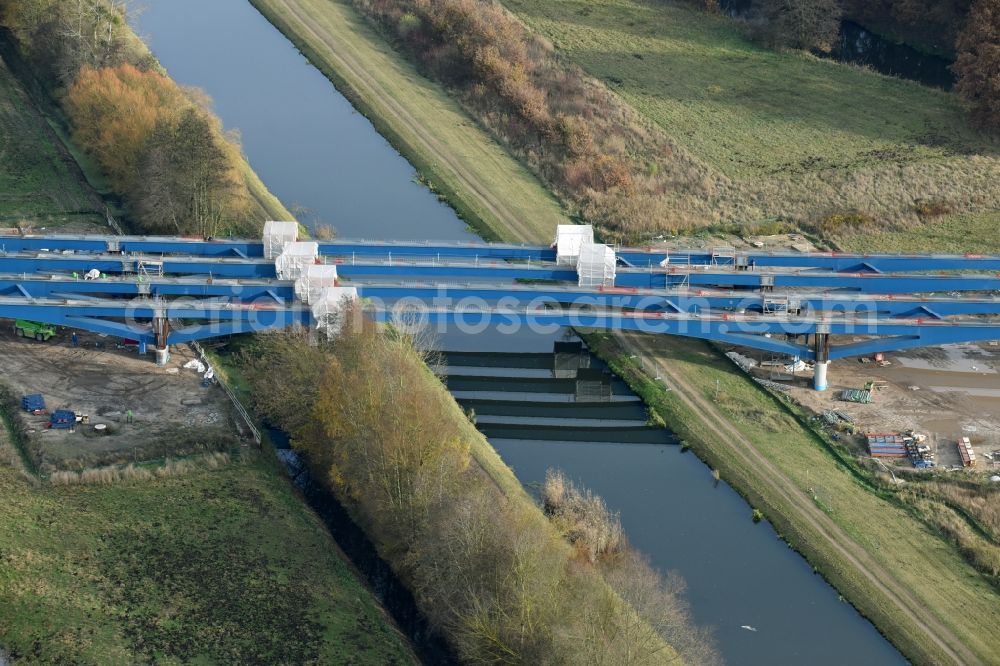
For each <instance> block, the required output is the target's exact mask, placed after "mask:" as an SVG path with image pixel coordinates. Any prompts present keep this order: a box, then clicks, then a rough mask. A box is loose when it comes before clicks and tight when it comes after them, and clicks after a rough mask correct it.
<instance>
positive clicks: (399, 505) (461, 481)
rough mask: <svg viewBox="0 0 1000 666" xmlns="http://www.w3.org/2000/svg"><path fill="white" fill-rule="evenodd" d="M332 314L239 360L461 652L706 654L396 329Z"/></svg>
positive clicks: (271, 411) (622, 656) (616, 656)
mask: <svg viewBox="0 0 1000 666" xmlns="http://www.w3.org/2000/svg"><path fill="white" fill-rule="evenodd" d="M345 329H346V330H345V332H344V333H342V334H341V336H340V337H339V338H338V339H337V340H336V341H335V342H332V343H327V342H324V343H321V344H320V345H319V346H315V347H311V346H310V345H309V343H308V340H307V338H306V334H305V333H303V332H287V333H282V334H268V335H262V336H259V337H258V338H257V340H256V342H255V344H254V345H253V346H252V347H251V348H249V349H247V350H245V352H244V357H243V361H242V363H243V365H244V367H245V373H246V376H247V377H248V379H249V381H250V384H251V386H252V387H253V396H254V400H255V404H256V407H257V408H258V409H259V410H260V412H261V413H262V414H263V415H265V416H266V417H267V418H268V419H269V420H270V421H272V422H273V423H274V424H275V425H277V426H279V427H281V428H282V429H283V430H285V431H287V432H289V433H291V435H292V444H293V446H294V447H295V448H296V449H297V450H298V451H299V452H301V453H302V454H304V456H305V457H306V459H307V460H308V463H309V465H310V467H311V469H312V472H313V478H314V479H315V480H317V481H320V482H322V483H323V484H325V485H326V486H327V487H328V488H329V489H330V490H331V491H332V492H333V493H334V494H335V495H336V497H337V498H338V500H339V501H340V502H341V503H342V504H344V506H345V507H346V508H347V510H348V511H349V513H351V514H352V517H353V518H354V519H355V521H356V522H357V523H358V524H359V525H361V526H362V528H363V529H364V530H365V531H366V533H367V534H368V535H369V536H370V538H371V539H372V540H373V542H374V543H375V546H376V548H377V549H378V552H379V555H380V556H381V557H382V558H383V559H385V560H386V561H387V562H389V563H390V565H391V566H392V567H393V569H394V570H395V572H396V574H397V575H398V576H399V577H400V578H401V579H402V580H403V581H404V583H405V584H407V586H408V587H409V588H410V589H411V590H412V591H413V593H414V596H415V598H416V600H417V604H418V606H419V607H420V608H421V610H422V612H423V613H424V614H425V616H426V617H427V618H428V619H429V620H430V622H431V623H432V624H433V625H434V626H435V628H437V629H438V630H439V631H441V633H442V635H444V636H445V637H446V638H447V640H448V641H449V642H450V643H451V645H452V646H453V648H454V649H455V650H456V652H457V653H458V655H459V656H460V658H462V659H463V661H466V662H468V663H524V664H529V663H530V664H580V663H606V664H611V663H614V664H639V663H643V664H659V663H677V661H680V660H684V661H687V662H689V663H706V662H710V661H711V660H712V659H713V658H714V656H713V653H712V651H711V649H710V648H709V649H706V645H707V643H706V642H704V641H701V640H700V638H701V636H700V635H698V634H696V633H692V632H688V631H686V629H687V628H688V627H687V625H685V624H684V621H685V620H684V618H683V617H680V616H673V617H672V618H668V620H666V621H665V620H664V617H665V614H664V613H663V612H662V611H663V609H664V608H666V606H667V605H668V604H666V602H663V600H664V599H668V600H673V599H674V598H675V597H674V596H673V595H672V592H671V590H669V589H667V590H664V588H663V587H662V584H661V583H662V582H661V581H660V580H659V578H658V576H654V577H653V578H652V579H650V577H649V576H648V575H646V576H644V577H641V578H640V577H639V576H636V575H632V574H633V573H634V572H638V571H642V570H641V568H639V567H638V566H633V565H635V564H636V561H635V560H636V559H637V558H634V557H621V558H618V561H610V558H603V559H604V560H606V561H609V564H608V566H609V567H610V569H611V570H612V571H614V572H619V573H618V575H617V577H615V576H610V575H609V576H608V578H607V580H608V581H612V580H615V581H617V582H619V583H621V585H620V586H619V587H616V588H614V589H613V588H612V587H611V586H610V585H609V584H608V582H606V580H605V578H604V577H602V576H601V574H600V571H599V568H598V565H597V564H595V563H596V562H600V561H601V559H602V558H596V559H595V558H592V557H591V556H590V553H591V552H592V549H591V548H589V547H584V546H582V545H580V544H576V547H574V546H573V545H571V544H570V543H569V541H567V540H565V539H563V538H562V537H561V536H560V533H559V532H558V531H557V530H556V528H555V527H554V526H553V524H552V523H550V522H549V521H548V520H547V519H546V518H545V516H544V515H543V514H542V512H541V511H540V510H539V508H538V506H537V505H535V503H534V502H533V501H532V500H531V499H530V498H529V497H528V495H527V494H526V493H525V492H524V490H523V489H522V488H521V486H520V484H519V483H518V482H517V479H516V478H515V477H514V476H513V474H512V473H511V471H510V470H509V469H508V468H506V467H505V466H504V465H503V464H502V463H501V462H500V461H499V459H498V458H497V456H496V453H495V452H494V451H493V450H492V449H491V448H490V447H489V444H488V443H487V442H486V441H485V439H484V438H483V437H482V435H480V434H479V433H478V432H477V431H476V430H475V428H474V426H473V425H472V424H471V423H470V422H469V420H468V419H467V418H466V417H465V415H464V414H463V413H462V411H461V410H460V409H459V408H458V406H457V405H456V404H455V402H454V401H453V400H452V399H451V397H450V396H449V395H448V393H447V391H446V390H445V388H444V387H443V386H442V385H441V383H440V382H439V381H438V380H437V379H436V378H435V377H434V376H433V375H432V374H431V372H430V371H429V369H428V368H427V366H426V365H425V363H424V361H423V358H422V357H421V355H420V354H419V353H418V352H417V351H415V349H414V348H413V346H412V344H411V343H410V341H409V340H408V339H406V338H404V337H402V336H400V335H397V334H395V333H393V332H391V331H388V332H384V333H383V332H381V331H380V329H378V328H377V327H376V325H374V324H372V323H370V322H365V321H364V320H363V318H361V317H360V315H359V316H357V317H352V319H351V323H350V324H349V325H347V326H345ZM279 367H280V368H282V371H281V372H280V373H275V372H274V368H279ZM289 405H295V406H296V407H295V409H289ZM600 566H603V564H601V565H600ZM648 572H649V570H648V568H647V570H646V574H648ZM639 580H642V581H643V582H642V584H641V585H637V584H636V582H637V581H639ZM651 581H652V582H651ZM650 585H652V586H653V588H654V589H656V590H659V591H661V592H662V594H658V595H652V594H651V593H650V590H651V588H650ZM654 596H655V599H654ZM656 600H659V601H656ZM661 602H662V603H661ZM664 624H667V625H669V626H670V628H669V629H665V628H664V626H663V625H664ZM670 631H673V632H675V638H676V640H675V641H674V645H673V647H671V646H670V645H668V644H667V642H666V641H665V640H664V638H663V636H664V635H668V634H669V633H670ZM684 637H686V638H687V639H688V640H684V639H683V638H684ZM674 648H681V649H682V650H683V654H682V656H681V657H680V658H679V657H678V655H677V653H676V651H675V650H674Z"/></svg>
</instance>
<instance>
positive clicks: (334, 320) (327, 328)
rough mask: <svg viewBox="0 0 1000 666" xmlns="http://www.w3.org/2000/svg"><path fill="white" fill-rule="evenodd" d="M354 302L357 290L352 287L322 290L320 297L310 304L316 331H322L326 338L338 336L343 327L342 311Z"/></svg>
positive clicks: (356, 298)
mask: <svg viewBox="0 0 1000 666" xmlns="http://www.w3.org/2000/svg"><path fill="white" fill-rule="evenodd" d="M356 300H358V290H357V289H355V288H354V287H328V288H326V289H324V290H323V293H322V295H321V296H320V297H319V298H318V299H316V302H315V303H313V304H312V315H313V320H314V321H315V322H316V329H317V330H320V331H323V332H324V333H325V334H326V337H328V338H332V337H334V336H336V335H339V334H340V329H341V328H342V327H343V325H344V310H346V309H347V307H348V306H349V305H350V304H351V303H353V302H354V301H356Z"/></svg>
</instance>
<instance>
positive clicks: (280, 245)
mask: <svg viewBox="0 0 1000 666" xmlns="http://www.w3.org/2000/svg"><path fill="white" fill-rule="evenodd" d="M298 239H299V223H298V222H295V221H292V222H275V221H274V220H271V221H269V222H265V223H264V258H265V259H271V260H274V259H277V258H278V255H280V254H281V253H282V251H283V250H284V249H285V245H287V244H288V243H294V242H295V241H297V240H298Z"/></svg>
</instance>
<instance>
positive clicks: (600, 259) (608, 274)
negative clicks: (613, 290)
mask: <svg viewBox="0 0 1000 666" xmlns="http://www.w3.org/2000/svg"><path fill="white" fill-rule="evenodd" d="M616 263H617V260H616V258H615V251H614V250H612V249H611V248H610V247H608V246H607V245H603V244H601V243H590V244H586V245H583V246H581V247H580V258H579V259H578V260H577V262H576V273H577V277H578V278H579V285H580V286H581V287H613V286H614V284H615V266H616Z"/></svg>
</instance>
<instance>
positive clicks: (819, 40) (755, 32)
mask: <svg viewBox="0 0 1000 666" xmlns="http://www.w3.org/2000/svg"><path fill="white" fill-rule="evenodd" d="M842 14H843V10H842V9H841V7H840V2H839V0H760V1H759V2H755V3H754V11H753V13H752V14H751V16H750V18H749V19H748V23H749V26H750V29H751V35H752V36H753V37H755V38H756V39H758V40H759V41H763V42H764V43H766V44H768V45H769V46H772V47H787V48H794V49H819V50H823V51H826V50H829V49H830V47H831V46H832V44H833V40H834V39H835V38H836V37H837V33H838V32H839V30H840V19H841V16H842Z"/></svg>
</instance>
